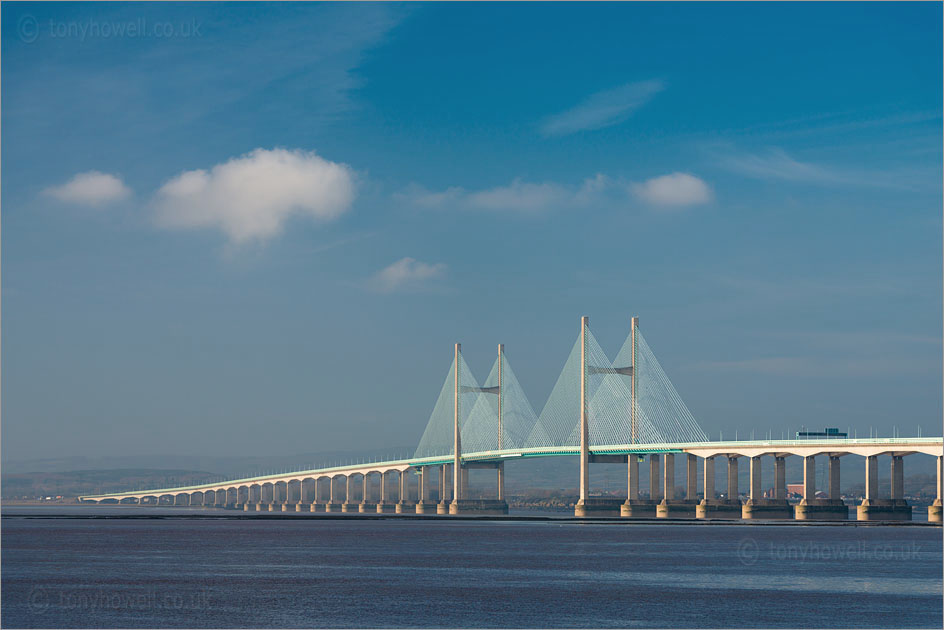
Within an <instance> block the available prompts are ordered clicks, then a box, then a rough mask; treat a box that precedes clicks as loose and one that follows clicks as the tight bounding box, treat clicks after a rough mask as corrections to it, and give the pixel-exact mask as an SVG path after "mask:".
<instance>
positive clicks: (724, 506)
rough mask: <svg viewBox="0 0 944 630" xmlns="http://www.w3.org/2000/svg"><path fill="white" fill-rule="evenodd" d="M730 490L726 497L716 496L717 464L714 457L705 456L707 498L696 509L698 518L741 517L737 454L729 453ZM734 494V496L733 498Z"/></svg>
mask: <svg viewBox="0 0 944 630" xmlns="http://www.w3.org/2000/svg"><path fill="white" fill-rule="evenodd" d="M727 458H728V491H727V494H726V495H725V498H724V499H716V498H715V465H714V458H713V457H706V458H705V498H704V499H702V501H701V503H699V504H698V507H697V508H696V510H695V517H696V518H725V519H738V518H741V500H740V499H739V498H738V479H737V471H738V464H737V458H738V456H737V455H728V456H727ZM732 495H733V498H732Z"/></svg>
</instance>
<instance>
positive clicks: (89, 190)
mask: <svg viewBox="0 0 944 630" xmlns="http://www.w3.org/2000/svg"><path fill="white" fill-rule="evenodd" d="M43 193H44V194H47V195H50V196H51V197H55V198H56V199H58V200H59V201H64V202H67V203H77V204H81V205H84V206H103V205H105V204H108V203H112V202H114V201H121V200H122V199H127V198H128V197H130V196H131V189H130V188H128V187H127V186H125V184H124V182H122V181H121V178H120V177H118V176H117V175H110V174H108V173H100V172H98V171H88V172H86V173H79V174H78V175H76V176H75V177H73V178H72V179H70V180H69V181H67V182H66V183H65V184H62V185H61V186H54V187H51V188H47V189H46V190H44V191H43Z"/></svg>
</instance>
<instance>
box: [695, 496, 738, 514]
mask: <svg viewBox="0 0 944 630" xmlns="http://www.w3.org/2000/svg"><path fill="white" fill-rule="evenodd" d="M695 518H729V519H739V518H741V502H740V501H726V500H724V499H710V500H706V499H702V500H701V502H700V503H699V504H698V505H697V506H696V507H695Z"/></svg>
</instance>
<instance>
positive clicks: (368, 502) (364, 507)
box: [357, 473, 377, 514]
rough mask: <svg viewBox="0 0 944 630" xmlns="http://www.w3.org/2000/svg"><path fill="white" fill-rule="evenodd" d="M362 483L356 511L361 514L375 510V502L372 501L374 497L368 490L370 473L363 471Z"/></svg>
mask: <svg viewBox="0 0 944 630" xmlns="http://www.w3.org/2000/svg"><path fill="white" fill-rule="evenodd" d="M362 483H363V484H364V489H363V490H362V491H361V504H360V505H358V506H357V511H358V512H361V513H363V514H366V513H368V512H376V511H377V504H376V503H374V498H373V497H372V496H371V492H370V473H364V475H363V480H362Z"/></svg>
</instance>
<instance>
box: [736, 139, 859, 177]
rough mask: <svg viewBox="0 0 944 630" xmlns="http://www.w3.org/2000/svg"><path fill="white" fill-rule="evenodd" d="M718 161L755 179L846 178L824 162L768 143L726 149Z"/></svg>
mask: <svg viewBox="0 0 944 630" xmlns="http://www.w3.org/2000/svg"><path fill="white" fill-rule="evenodd" d="M719 163H720V164H721V166H723V167H725V168H726V169H728V170H730V171H734V172H737V173H740V174H742V175H746V176H748V177H754V178H757V179H779V180H785V181H798V182H813V183H843V182H846V181H847V178H846V177H845V176H843V175H842V174H840V173H839V172H836V171H834V170H833V169H830V168H829V167H827V166H823V165H819V164H814V163H812V162H801V161H799V160H797V159H795V158H793V157H792V156H790V155H789V154H788V153H787V152H786V151H784V150H783V149H780V148H777V147H771V148H769V149H767V150H766V151H764V152H762V153H748V152H742V153H734V152H731V153H727V154H725V155H723V156H721V159H720V161H719Z"/></svg>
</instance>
